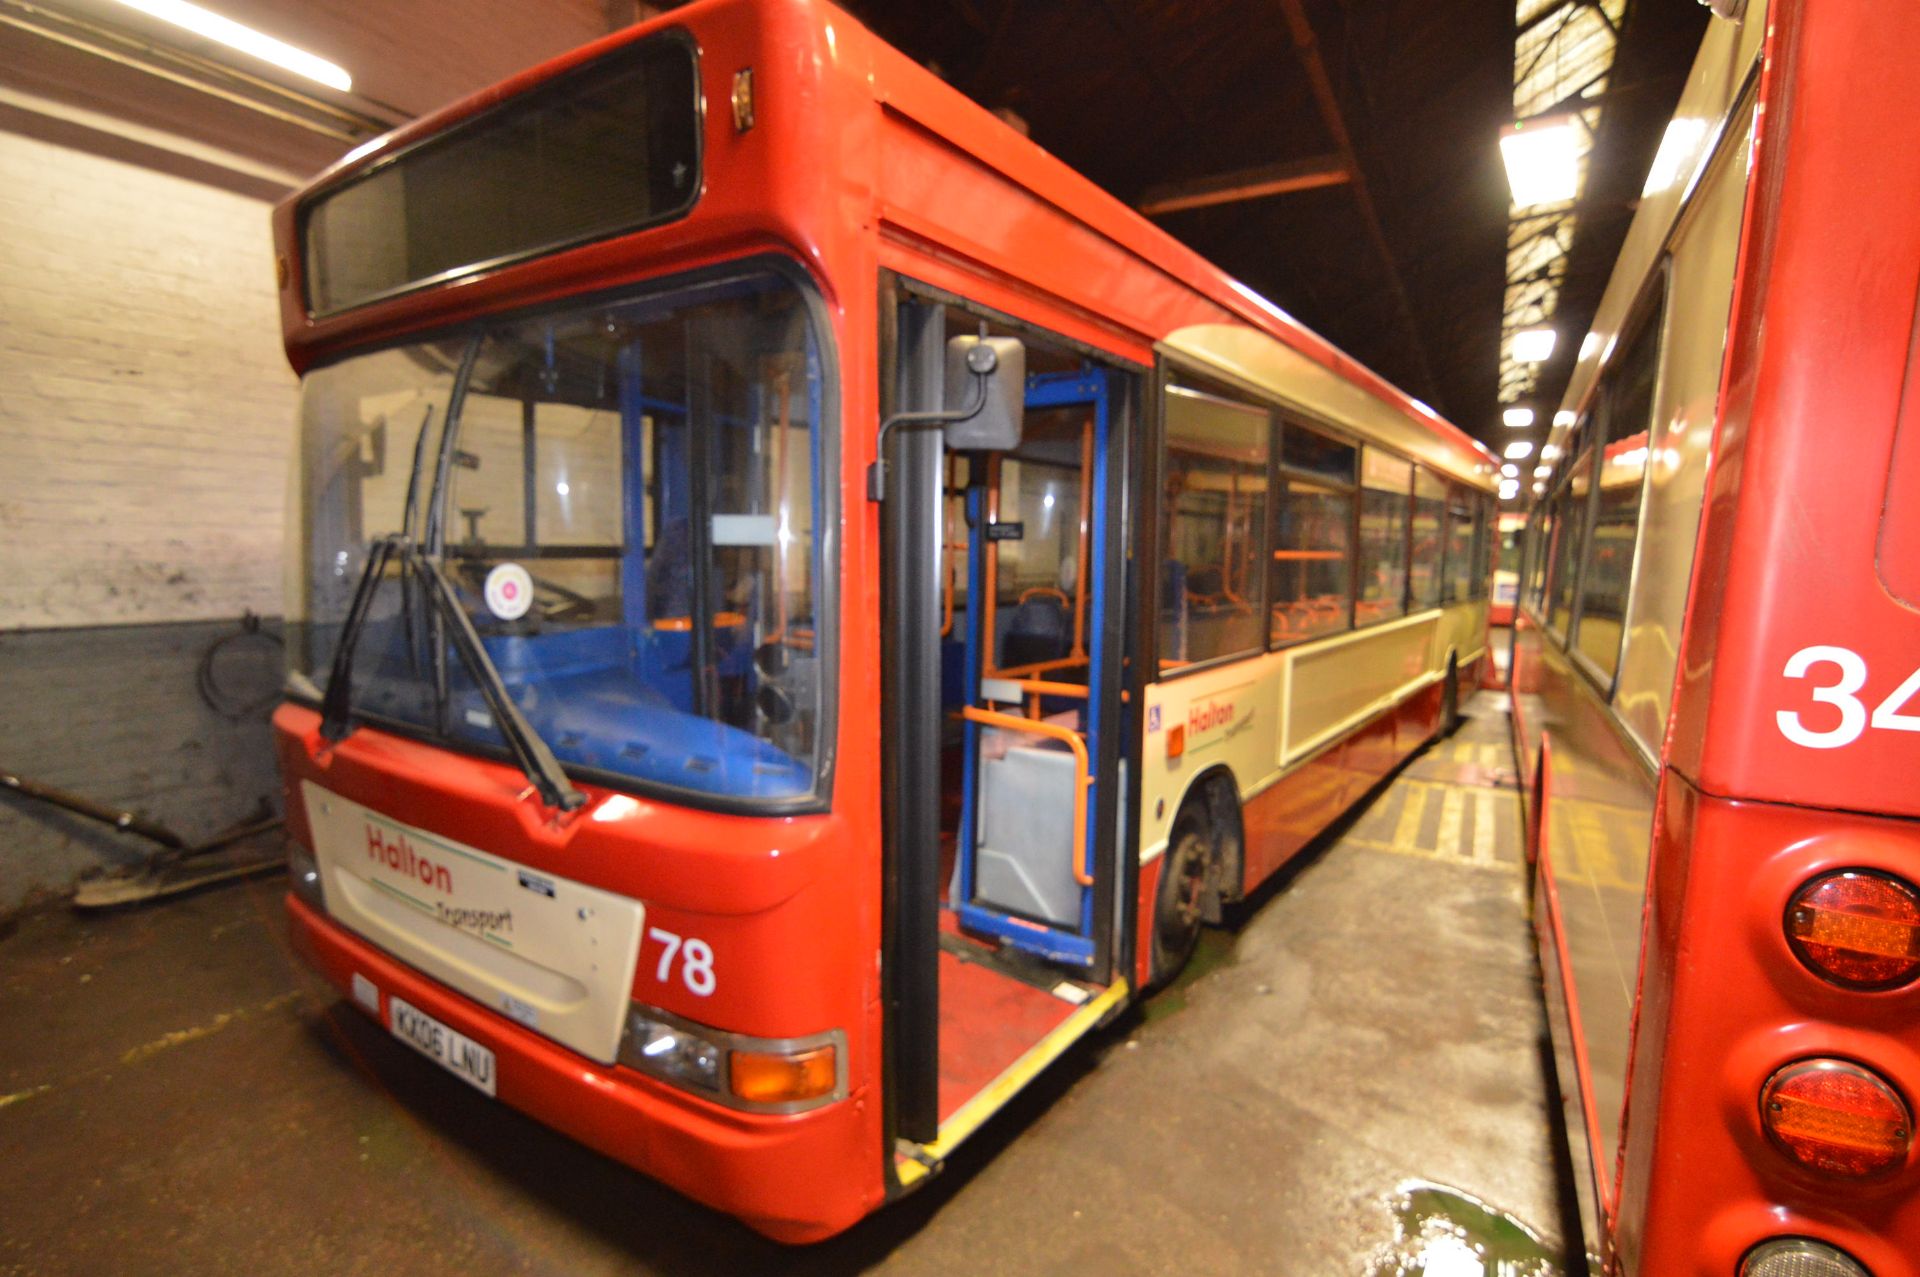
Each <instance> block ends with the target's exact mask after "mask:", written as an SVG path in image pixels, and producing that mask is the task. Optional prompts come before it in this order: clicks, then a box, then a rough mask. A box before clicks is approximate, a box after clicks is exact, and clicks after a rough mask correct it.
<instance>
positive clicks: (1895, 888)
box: [1787, 870, 1920, 989]
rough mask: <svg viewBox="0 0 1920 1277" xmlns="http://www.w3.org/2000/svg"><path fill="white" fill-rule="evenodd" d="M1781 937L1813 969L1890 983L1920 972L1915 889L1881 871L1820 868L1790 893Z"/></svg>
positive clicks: (1877, 984)
mask: <svg viewBox="0 0 1920 1277" xmlns="http://www.w3.org/2000/svg"><path fill="white" fill-rule="evenodd" d="M1787 942H1788V943H1789V944H1790V945H1792V946H1793V952H1794V954H1795V955H1796V956H1797V957H1798V958H1799V959H1800V961H1802V962H1804V963H1805V964H1806V965H1807V967H1808V968H1809V969H1810V970H1812V971H1813V972H1814V973H1815V974H1816V975H1819V976H1821V977H1822V978H1824V979H1827V980H1831V981H1833V982H1834V983H1835V984H1839V985H1844V986H1846V987H1847V988H1850V989H1890V988H1893V987H1894V986H1896V985H1902V984H1906V983H1908V982H1909V981H1911V980H1912V979H1913V978H1914V977H1915V976H1916V975H1920V891H1915V890H1914V889H1913V887H1912V886H1910V885H1908V884H1907V883H1904V882H1902V881H1900V880H1899V879H1898V878H1892V877H1888V876H1887V875H1885V874H1877V873H1865V872H1862V871H1859V870H1846V871H1844V872H1841V873H1831V874H1824V875H1822V876H1821V877H1818V878H1815V879H1814V880H1813V881H1811V882H1809V883H1807V884H1806V885H1805V886H1803V887H1801V888H1800V890H1799V891H1797V892H1795V893H1794V897H1793V901H1792V903H1790V904H1789V905H1788V906H1787Z"/></svg>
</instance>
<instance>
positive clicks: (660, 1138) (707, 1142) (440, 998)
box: [286, 894, 884, 1243]
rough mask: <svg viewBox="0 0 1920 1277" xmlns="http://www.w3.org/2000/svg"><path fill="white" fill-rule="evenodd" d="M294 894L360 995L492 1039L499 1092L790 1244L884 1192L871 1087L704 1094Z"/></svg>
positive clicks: (301, 931)
mask: <svg viewBox="0 0 1920 1277" xmlns="http://www.w3.org/2000/svg"><path fill="white" fill-rule="evenodd" d="M286 899H287V915H288V921H289V924H290V927H291V931H292V938H293V943H294V947H295V948H296V949H297V950H298V951H299V953H300V954H301V956H302V957H303V958H305V959H306V961H307V962H308V963H309V964H310V965H312V967H313V968H314V969H315V970H316V971H318V972H319V973H320V974H321V975H322V976H323V977H325V978H326V980H327V981H328V982H329V983H331V984H332V985H333V986H334V987H335V988H337V989H338V990H339V991H340V992H341V993H342V994H343V995H345V996H346V998H347V1000H348V1001H349V1002H350V1003H351V1004H352V1005H353V1006H355V1007H356V1008H358V1009H359V1010H360V1011H362V1012H363V1013H365V1014H367V1015H369V1016H370V1017H372V1018H374V1019H375V1020H376V1021H378V1022H379V1023H380V1024H381V1025H382V1027H389V1026H388V1015H389V1011H388V1006H389V1000H390V999H391V998H393V997H395V996H398V997H399V998H401V999H402V1000H404V1001H405V1002H407V1003H408V1004H410V1005H411V1006H413V1007H414V1008H415V1009H417V1010H419V1011H422V1012H425V1013H426V1014H427V1015H429V1016H431V1017H433V1018H434V1019H436V1020H438V1021H440V1022H441V1023H442V1024H444V1025H447V1026H448V1027H450V1028H452V1029H453V1030H455V1031H456V1032H458V1033H460V1034H463V1035H465V1036H466V1037H468V1038H470V1039H472V1040H473V1041H475V1042H477V1043H479V1044H480V1045H481V1046H484V1047H486V1048H487V1049H489V1050H491V1051H492V1052H493V1053H494V1058H495V1061H496V1068H495V1074H496V1079H497V1081H496V1093H497V1098H499V1099H500V1100H501V1101H503V1102H504V1103H506V1104H509V1105H511V1106H512V1107H514V1108H516V1109H519V1110H520V1111H521V1112H523V1113H526V1114H527V1115H529V1116H530V1117H533V1118H535V1119H537V1120H538V1121H540V1122H543V1123H545V1124H546V1125H548V1126H551V1127H553V1128H554V1129H555V1130H557V1131H560V1132H562V1133H563V1134H565V1135H567V1136H569V1137H571V1138H572V1139H574V1140H576V1141H578V1142H579V1143H581V1144H584V1145H586V1146H588V1147H589V1148H592V1149H595V1150H597V1151H599V1152H601V1153H604V1154H606V1155H607V1156H608V1157H611V1158H613V1159H614V1160H615V1161H617V1162H621V1163H623V1164H625V1165H627V1166H630V1167H632V1168H634V1169H635V1170H638V1171H640V1172H642V1173H643V1174H645V1175H648V1176H651V1177H652V1178H654V1179H657V1180H659V1181H660V1182H662V1183H664V1184H667V1185H668V1186H670V1187H672V1188H675V1189H678V1190H679V1191H680V1192H682V1193H685V1194H686V1195H687V1196H689V1197H692V1198H695V1199H696V1200H698V1201H701V1202H704V1203H705V1204H707V1205H709V1206H711V1207H713V1208H714V1209H716V1210H720V1211H724V1212H726V1213H727V1214H730V1215H735V1216H738V1217H739V1218H740V1219H742V1220H743V1221H745V1222H746V1223H747V1224H748V1225H749V1226H751V1227H752V1228H754V1229H755V1230H756V1231H758V1232H761V1233H764V1234H766V1235H767V1236H769V1237H772V1238H774V1239H775V1240H777V1241H782V1242H789V1243H804V1242H812V1241H819V1240H821V1239H822V1238H825V1237H830V1236H832V1235H833V1234H835V1233H837V1232H840V1231H841V1230H843V1229H845V1228H846V1227H848V1226H849V1225H851V1224H852V1223H854V1222H855V1221H856V1220H858V1219H859V1218H861V1217H862V1216H863V1215H865V1214H867V1213H868V1212H869V1211H871V1210H872V1209H874V1208H875V1207H876V1206H878V1205H879V1204H880V1203H881V1201H882V1200H883V1199H884V1189H883V1188H882V1185H881V1179H880V1168H879V1164H878V1163H879V1158H878V1157H877V1155H876V1150H875V1149H874V1148H872V1147H869V1145H870V1144H871V1141H869V1140H868V1139H867V1138H866V1134H865V1131H866V1127H865V1124H864V1123H863V1121H862V1120H861V1110H862V1109H863V1108H864V1105H865V1103H866V1099H865V1097H864V1096H863V1095H862V1094H861V1093H859V1092H857V1091H856V1092H855V1093H854V1094H853V1095H851V1096H849V1097H848V1098H847V1099H845V1100H843V1101H841V1102H840V1103H838V1104H833V1105H830V1106H828V1107H826V1108H822V1109H816V1110H814V1111H812V1112H808V1113H801V1114H796V1115H793V1116H773V1115H766V1114H758V1113H742V1112H738V1111H736V1110H733V1109H728V1108H723V1107H721V1106H719V1105H716V1104H711V1103H708V1102H707V1101H705V1100H701V1099H698V1098H696V1097H694V1096H691V1095H688V1094H686V1093H684V1092H681V1091H677V1090H675V1089H673V1088H671V1087H669V1086H667V1085H666V1084H665V1083H662V1082H657V1081H655V1080H654V1079H652V1078H649V1077H646V1076H645V1075H643V1074H640V1073H637V1072H635V1071H633V1070H631V1069H627V1068H623V1067H620V1066H618V1065H604V1064H600V1063H598V1062H597V1061H594V1060H590V1059H588V1058H587V1057H585V1056H583V1055H579V1054H576V1053H575V1052H573V1051H570V1050H568V1049H567V1048H565V1047H562V1046H560V1045H558V1044H556V1043H554V1042H552V1041H551V1040H549V1039H547V1038H544V1037H541V1036H540V1035H539V1034H537V1033H534V1032H532V1031H530V1030H528V1029H525V1028H523V1027H522V1026H520V1025H518V1024H516V1023H514V1022H513V1021H511V1020H508V1019H506V1018H505V1017H504V1016H501V1015H498V1014H496V1013H494V1012H493V1011H490V1010H488V1009H487V1008H485V1007H482V1006H480V1005H479V1004H478V1003H475V1002H473V1001H472V1000H470V999H468V998H466V997H465V996H463V995H461V994H459V993H455V992H453V991H452V990H450V989H448V988H446V987H445V986H443V985H441V984H438V983H436V982H434V981H432V980H429V979H427V978H425V977H424V976H422V975H420V974H419V973H418V972H416V971H415V970H413V969H412V968H411V967H408V966H406V965H404V964H403V963H400V962H397V961H395V960H394V959H393V958H390V957H388V956H387V955H386V954H385V953H383V952H382V951H380V950H379V949H377V948H375V947H374V946H372V945H370V944H368V943H367V942H366V941H364V940H362V939H361V938H360V937H359V936H357V935H355V934H353V933H352V932H350V931H348V930H346V929H345V928H344V927H341V926H340V925H339V924H337V923H335V922H334V921H333V920H332V919H330V918H328V917H327V916H325V915H324V914H322V913H320V912H317V911H316V910H314V909H313V908H312V907H310V906H309V905H307V904H306V903H305V902H304V901H302V900H300V899H298V898H297V897H295V896H293V895H292V894H289V895H288V896H287V898H286ZM355 975H359V976H361V977H362V978H363V979H365V980H368V981H371V982H372V984H373V986H374V987H375V988H376V989H378V990H379V994H380V996H379V999H378V1001H379V1004H380V1009H379V1011H378V1012H375V1011H374V1010H373V1009H372V1008H371V1007H369V1006H367V1005H366V1003H365V1002H363V1001H361V1000H360V998H358V997H356V996H355V993H354V976H355ZM398 1045H399V1044H398V1043H396V1046H398ZM403 1049H404V1048H403ZM446 1082H447V1085H449V1086H459V1085H464V1083H462V1082H461V1081H459V1080H458V1079H457V1078H455V1077H453V1076H449V1077H448V1078H447V1079H446Z"/></svg>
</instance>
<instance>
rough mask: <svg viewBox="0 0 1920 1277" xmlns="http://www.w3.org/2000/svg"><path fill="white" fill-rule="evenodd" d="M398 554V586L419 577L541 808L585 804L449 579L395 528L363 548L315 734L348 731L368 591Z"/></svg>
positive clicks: (570, 807)
mask: <svg viewBox="0 0 1920 1277" xmlns="http://www.w3.org/2000/svg"><path fill="white" fill-rule="evenodd" d="M396 560H397V561H398V562H399V564H400V570H401V575H402V580H401V585H402V588H405V587H406V585H407V583H408V580H409V579H413V580H417V581H418V582H419V583H420V585H421V587H422V588H423V590H424V592H425V594H426V596H427V598H428V599H429V600H430V601H431V602H432V604H433V608H434V611H435V613H436V614H437V615H438V616H439V617H440V619H441V621H442V623H443V624H445V625H446V627H447V628H448V630H449V631H450V632H451V638H452V640H453V649H454V651H456V652H458V653H459V654H460V663H461V664H462V665H465V666H466V667H467V674H468V676H469V677H471V678H472V679H473V681H474V685H475V686H477V687H478V688H479V689H480V695H481V697H482V698H483V699H484V700H485V701H486V702H487V708H488V709H489V710H490V711H491V712H492V714H493V721H494V724H495V726H497V727H498V728H499V729H500V734H501V736H503V737H505V738H506V742H507V747H508V749H510V750H511V751H512V752H513V758H514V762H516V763H517V764H518V765H519V767H520V770H521V772H522V773H524V774H525V775H526V778H527V779H528V780H530V781H532V782H533V786H534V788H535V789H536V790H538V791H539V793H540V798H541V800H542V801H543V802H545V803H546V804H547V806H549V807H557V808H559V809H560V810H561V811H573V810H575V809H576V808H579V807H580V806H582V805H583V804H585V802H586V801H587V799H586V795H585V794H582V793H581V792H580V791H579V790H577V789H575V788H574V787H573V785H572V784H571V783H569V782H568V780H567V774H566V772H565V771H563V770H561V767H560V761H559V760H558V759H556V758H555V757H554V756H553V751H552V750H551V749H549V748H548V747H547V743H546V742H545V741H544V740H542V739H540V733H538V732H536V731H534V730H533V725H532V724H531V723H529V722H527V719H526V715H524V714H522V713H521V712H520V707H519V706H518V705H516V704H514V703H513V697H512V696H511V695H509V694H508V692H507V685H506V683H505V682H504V681H503V680H502V679H501V677H500V671H499V670H498V669H497V668H495V666H494V664H493V661H492V659H491V658H489V657H488V656H487V649H486V648H485V647H484V646H482V645H481V642H480V634H479V632H478V631H477V630H475V629H474V628H473V621H472V619H471V618H469V617H468V616H467V610H466V609H465V608H463V607H461V606H460V596H459V595H458V594H457V593H455V591H454V588H453V582H451V581H449V580H448V579H447V576H446V573H445V572H443V571H442V570H441V569H440V565H439V564H438V563H436V562H435V561H434V560H433V559H431V558H429V557H428V556H427V555H426V554H424V553H422V552H421V550H420V548H419V547H418V546H416V545H414V543H413V541H412V540H411V539H410V538H409V537H407V536H406V535H405V534H403V533H397V532H396V533H393V534H391V535H388V536H384V537H380V538H378V539H377V540H375V541H374V543H373V545H372V547H371V549H370V551H369V552H368V554H367V566H366V570H365V571H363V572H362V573H361V574H360V584H359V586H358V588H356V589H355V590H354V595H353V604H352V606H350V607H349V608H348V609H347V619H346V624H345V625H343V626H342V627H341V630H340V644H339V646H338V647H336V648H335V649H334V653H333V670H332V673H331V674H329V675H328V678H327V694H326V698H325V699H324V700H323V701H322V702H321V704H320V734H321V735H322V736H323V737H325V738H326V739H327V740H331V741H337V740H341V739H343V738H344V737H346V736H347V734H348V733H350V732H351V731H353V726H354V725H353V721H352V720H353V699H352V698H353V692H352V683H353V653H354V649H355V648H356V647H357V646H359V642H360V632H361V630H362V629H363V628H365V626H366V620H367V613H368V612H370V611H371V610H372V607H373V596H374V593H375V591H377V590H378V589H379V587H380V581H381V579H382V578H383V577H384V576H385V575H386V570H387V565H388V564H389V563H392V562H395V561H396Z"/></svg>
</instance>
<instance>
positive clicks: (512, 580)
mask: <svg viewBox="0 0 1920 1277" xmlns="http://www.w3.org/2000/svg"><path fill="white" fill-rule="evenodd" d="M486 594H487V610H488V611H489V612H492V613H493V614H494V615H495V616H497V617H499V618H500V619H501V620H503V621H517V620H519V619H520V618H521V617H523V616H525V615H526V614H527V609H528V608H530V607H532V606H533V578H532V577H530V576H528V575H527V570H526V569H525V568H523V567H521V566H520V565H519V564H518V563H502V564H500V565H499V566H497V567H495V568H494V569H493V571H491V572H489V573H487V590H486Z"/></svg>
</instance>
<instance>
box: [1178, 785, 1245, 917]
mask: <svg viewBox="0 0 1920 1277" xmlns="http://www.w3.org/2000/svg"><path fill="white" fill-rule="evenodd" d="M1189 802H1197V803H1199V804H1200V805H1201V807H1202V809H1203V810H1204V811H1205V812H1206V815H1207V820H1208V822H1209V824H1211V825H1212V827H1213V832H1214V860H1213V866H1212V868H1211V869H1210V870H1209V872H1208V875H1207V892H1206V895H1205V897H1204V900H1203V910H1204V913H1203V916H1204V917H1205V919H1206V921H1207V922H1208V923H1209V924H1218V923H1219V921H1220V914H1221V907H1222V906H1223V905H1224V904H1225V903H1226V902H1227V901H1229V900H1238V899H1240V898H1241V897H1242V896H1243V895H1245V894H1246V892H1245V886H1246V878H1247V827H1246V820H1245V817H1244V815H1243V813H1242V810H1241V801H1240V782H1239V780H1238V778H1236V777H1235V776H1234V774H1233V769H1232V768H1231V767H1229V766H1228V765H1227V764H1225V763H1215V764H1214V765H1213V766H1211V767H1208V768H1207V769H1205V770H1204V771H1200V772H1197V773H1195V774H1194V776H1193V778H1192V779H1191V780H1189V781H1188V782H1187V784H1186V787H1185V788H1184V789H1182V790H1181V791H1180V801H1179V802H1178V803H1176V804H1175V805H1174V808H1173V810H1174V817H1175V819H1176V820H1177V819H1178V818H1179V813H1180V812H1181V811H1182V810H1184V809H1185V808H1186V806H1187V804H1188V803H1189Z"/></svg>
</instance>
